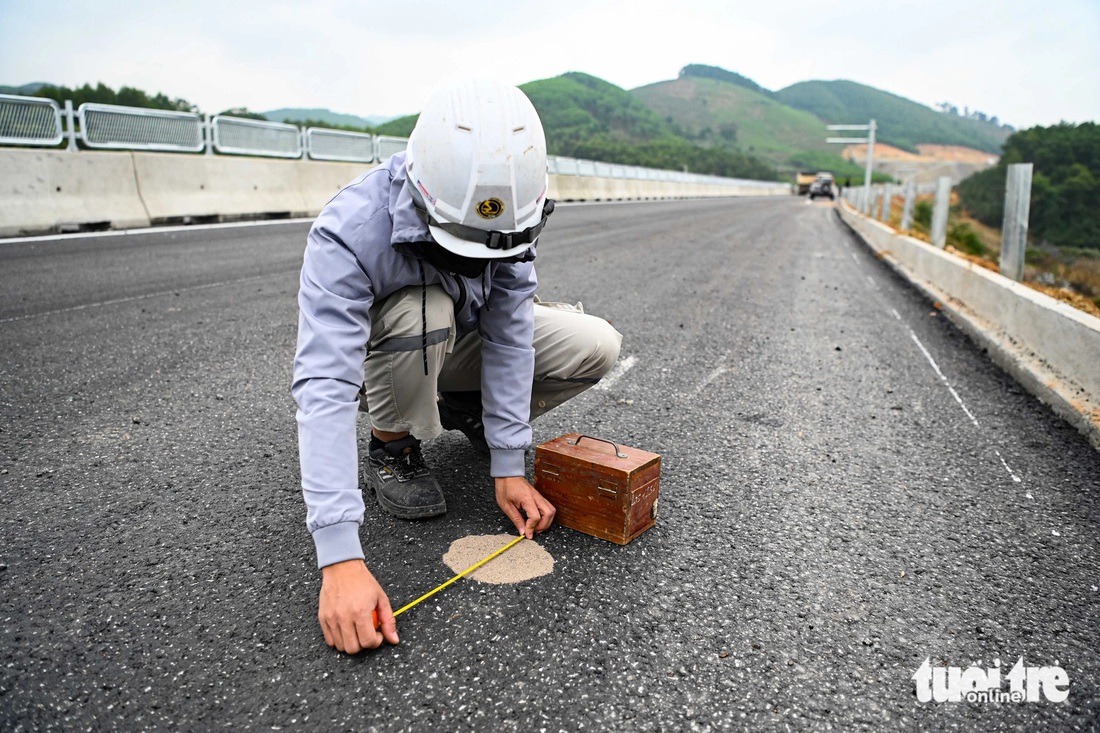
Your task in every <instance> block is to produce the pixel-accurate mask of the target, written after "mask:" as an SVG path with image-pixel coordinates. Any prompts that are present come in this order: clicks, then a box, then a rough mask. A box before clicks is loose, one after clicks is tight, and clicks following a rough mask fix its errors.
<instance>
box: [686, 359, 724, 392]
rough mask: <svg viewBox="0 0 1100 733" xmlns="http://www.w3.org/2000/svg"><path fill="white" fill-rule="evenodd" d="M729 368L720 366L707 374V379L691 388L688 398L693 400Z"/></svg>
mask: <svg viewBox="0 0 1100 733" xmlns="http://www.w3.org/2000/svg"><path fill="white" fill-rule="evenodd" d="M729 370H730V369H729V367H724V366H720V367H718V368H717V369H715V370H714V371H712V372H711V373H710V374H708V375H707V378H706V379H704V380H703V381H702V382H700V383H699V385H698V386H697V387H696V388H695V389H693V390H691V393H690V394H689V395H688V396H687V399H689V400H693V399H695V398H696V397H698V396H699V393H700V392H702V391H703V390H704V389H706V388H707V387H709V386H710V385H711V383H712V382H714V380H716V379H718V377H720V376H722V375H723V374H725V373H726V372H728V371H729Z"/></svg>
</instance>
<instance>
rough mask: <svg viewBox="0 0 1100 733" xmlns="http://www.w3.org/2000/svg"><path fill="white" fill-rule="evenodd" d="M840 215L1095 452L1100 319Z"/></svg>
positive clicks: (1099, 435) (844, 210)
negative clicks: (939, 304) (1061, 418)
mask: <svg viewBox="0 0 1100 733" xmlns="http://www.w3.org/2000/svg"><path fill="white" fill-rule="evenodd" d="M838 211H839V212H840V217H841V219H843V220H844V221H845V222H847V224H848V225H849V226H850V227H851V228H852V229H853V230H854V231H855V232H856V233H857V234H859V235H860V237H862V238H863V240H864V241H865V242H867V244H868V245H869V246H870V247H871V248H872V249H874V250H875V251H876V252H878V253H879V254H880V255H881V257H882V258H883V259H884V260H886V261H887V262H888V263H889V264H890V265H891V266H893V267H894V269H896V270H897V271H899V272H900V273H901V274H903V275H904V276H905V277H906V278H907V279H909V280H910V281H911V282H912V283H913V284H915V285H916V286H917V287H918V288H920V289H921V290H923V291H924V292H925V293H926V294H927V295H929V297H932V298H933V299H935V300H937V301H939V302H940V303H942V304H943V306H944V309H945V310H946V311H947V313H948V315H949V316H950V317H951V318H952V320H953V321H954V322H955V323H956V324H958V325H959V327H960V328H962V329H963V330H964V331H965V332H966V333H967V334H968V335H969V336H970V337H971V338H972V339H973V340H974V341H975V342H977V343H978V344H980V345H981V346H982V347H984V348H986V349H987V350H988V352H989V354H990V355H991V356H992V358H993V360H994V361H995V362H997V363H998V364H999V365H1000V366H1001V367H1002V368H1004V369H1005V370H1006V371H1007V372H1009V373H1010V374H1012V375H1013V376H1014V377H1015V378H1016V379H1017V381H1019V382H1020V383H1021V384H1022V385H1024V386H1025V387H1026V388H1027V389H1028V390H1029V391H1030V392H1032V393H1033V394H1035V395H1036V396H1037V397H1039V398H1040V399H1041V400H1042V401H1043V402H1046V403H1047V404H1049V405H1050V406H1051V407H1052V408H1053V409H1054V410H1055V412H1057V413H1058V414H1060V415H1061V416H1062V417H1063V418H1065V419H1066V420H1068V421H1069V422H1070V423H1071V424H1073V425H1074V426H1076V427H1077V428H1078V429H1079V430H1081V431H1082V432H1083V433H1084V434H1086V435H1087V436H1088V437H1089V440H1090V441H1091V442H1092V444H1093V445H1094V446H1095V447H1096V448H1097V449H1100V368H1098V366H1097V365H1100V318H1096V317H1094V316H1091V315H1089V314H1087V313H1084V312H1082V311H1079V310H1077V309H1076V308H1073V307H1072V306H1070V305H1068V304H1066V303H1063V302H1061V301H1059V300H1055V299H1054V298H1051V297H1050V296H1048V295H1045V294H1043V293H1040V292H1038V291H1036V290H1032V289H1031V288H1029V287H1027V286H1025V285H1022V284H1020V283H1018V282H1015V281H1013V280H1010V279H1008V278H1007V277H1004V276H1002V275H1000V274H998V273H996V272H992V271H990V270H987V269H986V268H984V267H981V266H979V265H975V264H973V263H971V262H969V261H967V260H965V259H962V258H960V257H956V256H954V255H952V254H951V253H949V252H944V251H943V250H940V249H937V248H936V247H933V246H932V245H930V244H928V243H926V242H922V241H920V240H918V239H914V238H912V237H907V236H902V235H899V234H898V233H897V232H895V231H894V230H893V229H891V228H890V227H888V226H886V225H885V224H882V223H880V222H877V221H874V220H872V219H868V218H867V217H864V216H861V215H860V214H858V213H856V212H855V211H854V210H853V209H851V208H849V207H848V206H846V205H844V204H842V205H841V206H839V207H838Z"/></svg>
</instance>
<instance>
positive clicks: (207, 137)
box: [202, 115, 214, 155]
mask: <svg viewBox="0 0 1100 733" xmlns="http://www.w3.org/2000/svg"><path fill="white" fill-rule="evenodd" d="M202 139H203V144H204V146H205V147H206V154H207V155H213V154H214V128H213V126H212V125H211V124H210V115H203V117H202Z"/></svg>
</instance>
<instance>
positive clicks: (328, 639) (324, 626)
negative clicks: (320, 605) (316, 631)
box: [321, 619, 336, 647]
mask: <svg viewBox="0 0 1100 733" xmlns="http://www.w3.org/2000/svg"><path fill="white" fill-rule="evenodd" d="M321 633H322V634H324V635H325V643H326V644H328V645H329V646H333V647H334V646H336V637H334V636H333V635H332V632H331V631H329V628H328V623H327V622H326V621H325V620H324V619H321Z"/></svg>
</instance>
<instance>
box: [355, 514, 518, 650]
mask: <svg viewBox="0 0 1100 733" xmlns="http://www.w3.org/2000/svg"><path fill="white" fill-rule="evenodd" d="M525 536H526V535H522V534H521V535H520V536H519V537H517V538H515V539H514V540H512V541H511V542H509V543H508V544H507V545H505V546H504V547H502V548H500V549H499V550H497V551H496V552H494V553H493V554H492V555H489V556H488V557H486V558H484V559H482V560H478V561H477V562H476V563H474V564H473V565H471V566H470V567H468V568H466V569H465V570H463V571H462V572H461V573H459V574H458V575H456V576H454V577H453V578H451V579H450V580H448V581H447V582H446V583H444V584H443V585H440V586H437V587H436V588H433V589H432V590H430V591H428V592H427V593H425V594H424V595H422V596H420V597H419V598H417V599H416V600H415V601H413V602H412V603H407V604H405V605H404V606H402V607H401V608H399V609H397V610H396V611H394V612H393V617H394V618H397V617H398V616H400V615H401V614H403V613H405V611H408V610H409V609H410V608H412V607H413V606H415V605H416V604H418V603H420V602H421V601H426V600H428V599H429V598H431V597H432V596H434V595H435V594H436V593H438V592H439V591H441V590H443V589H444V588H446V587H447V586H448V585H450V584H451V583H453V582H455V581H456V580H458V579H459V578H461V577H463V576H465V575H469V574H470V573H472V572H474V571H475V570H477V569H478V568H480V567H481V566H482V565H484V564H485V563H487V562H489V561H490V560H492V559H493V558H494V557H496V556H497V555H501V554H503V553H504V552H506V551H507V550H510V549H512V548H513V547H515V546H516V545H518V544H519V543H520V542H522V541H523V539H524V537H525ZM371 613H372V615H373V618H374V628H376V629H377V628H378V627H379V626H380V622H379V621H378V612H377V611H372V612H371Z"/></svg>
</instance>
